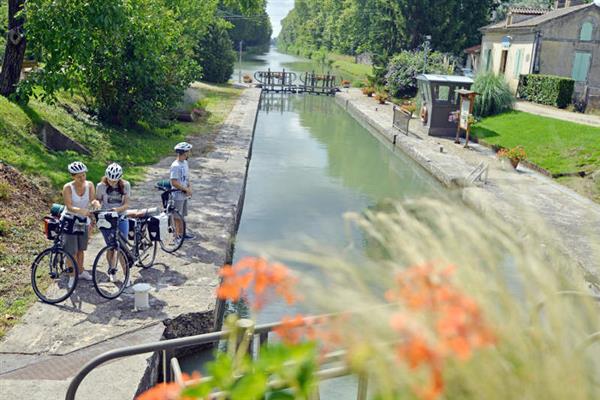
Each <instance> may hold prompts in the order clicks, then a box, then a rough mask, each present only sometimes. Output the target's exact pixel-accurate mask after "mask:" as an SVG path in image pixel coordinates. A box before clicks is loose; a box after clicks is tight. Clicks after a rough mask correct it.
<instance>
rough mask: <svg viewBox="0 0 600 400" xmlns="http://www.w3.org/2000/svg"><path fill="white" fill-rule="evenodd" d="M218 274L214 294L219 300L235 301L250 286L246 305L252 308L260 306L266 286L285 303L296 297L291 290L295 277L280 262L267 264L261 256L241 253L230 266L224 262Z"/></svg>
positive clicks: (292, 301) (266, 289)
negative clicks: (248, 299)
mask: <svg viewBox="0 0 600 400" xmlns="http://www.w3.org/2000/svg"><path fill="white" fill-rule="evenodd" d="M219 275H220V276H221V278H222V281H221V285H220V287H219V288H218V289H217V296H218V297H219V299H221V300H230V301H238V300H239V299H240V298H241V296H242V294H243V293H244V291H245V290H249V289H250V287H252V288H253V289H254V299H253V302H252V303H251V304H250V307H251V308H253V309H255V310H257V309H260V308H261V307H262V306H263V304H264V303H265V297H266V295H267V291H268V289H270V288H272V289H274V291H275V293H276V294H277V295H279V296H280V297H282V298H283V299H284V300H285V301H286V302H287V303H288V304H293V303H294V302H295V301H296V300H297V296H296V295H295V293H294V291H293V288H294V285H295V284H296V279H295V278H294V277H293V276H292V274H291V272H290V270H289V269H288V268H287V267H286V266H284V265H283V264H269V263H268V262H267V261H266V260H265V259H263V258H254V257H244V258H242V259H241V260H240V261H239V262H237V263H236V264H235V265H233V266H230V265H225V266H224V267H223V268H221V271H220V272H219Z"/></svg>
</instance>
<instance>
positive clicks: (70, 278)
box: [67, 276, 75, 289]
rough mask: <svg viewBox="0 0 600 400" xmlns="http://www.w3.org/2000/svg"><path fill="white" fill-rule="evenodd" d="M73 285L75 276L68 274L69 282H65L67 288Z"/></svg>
mask: <svg viewBox="0 0 600 400" xmlns="http://www.w3.org/2000/svg"><path fill="white" fill-rule="evenodd" d="M73 285H75V277H74V276H70V277H69V282H68V283H67V286H68V287H69V289H71V288H73Z"/></svg>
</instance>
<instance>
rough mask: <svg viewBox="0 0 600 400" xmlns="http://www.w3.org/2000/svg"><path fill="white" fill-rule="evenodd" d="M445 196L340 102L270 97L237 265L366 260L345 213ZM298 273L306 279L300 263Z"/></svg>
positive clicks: (271, 315)
mask: <svg viewBox="0 0 600 400" xmlns="http://www.w3.org/2000/svg"><path fill="white" fill-rule="evenodd" d="M446 193H447V191H446V190H445V189H443V188H442V186H441V184H439V183H438V181H437V180H435V179H434V178H433V177H432V176H431V175H429V174H428V173H427V172H426V171H425V170H423V169H422V168H421V167H420V166H419V165H418V164H416V163H415V162H414V161H412V160H411V159H409V158H408V157H407V156H405V155H404V154H403V153H401V152H398V151H394V150H393V148H392V147H391V146H389V145H388V144H386V143H384V142H383V141H379V140H378V139H377V137H376V136H374V135H371V134H370V133H369V132H368V131H367V130H366V129H365V128H363V127H362V126H361V125H360V124H359V123H358V122H357V121H356V120H355V119H354V118H352V117H351V116H350V115H349V114H348V113H347V112H346V111H345V110H344V109H343V108H342V107H341V106H340V105H338V104H337V103H336V101H335V99H334V98H332V97H329V96H314V95H286V94H277V93H271V94H266V93H263V95H262V99H261V107H260V111H259V115H258V120H257V125H256V129H255V135H254V143H253V147H252V159H251V161H250V166H249V171H248V177H247V187H246V194H245V200H244V206H243V211H242V217H241V221H240V226H239V230H238V234H237V236H236V243H235V251H234V260H233V261H234V262H236V261H238V260H239V259H241V258H243V257H244V256H249V255H250V256H255V255H261V254H265V252H268V251H269V249H273V252H272V254H273V256H274V257H275V258H276V257H277V249H285V250H292V251H293V250H303V249H306V245H307V243H318V244H320V245H322V246H326V247H327V248H331V249H334V250H335V251H344V249H345V248H346V247H347V246H348V245H349V243H353V244H354V247H359V248H358V252H359V253H363V254H365V255H366V254H367V253H368V249H367V244H366V243H365V241H364V240H363V239H362V238H361V234H360V233H359V232H357V231H354V230H350V231H348V229H347V227H346V225H347V224H346V223H345V222H344V213H346V212H360V211H362V210H365V209H367V208H370V207H377V206H378V204H380V202H381V201H383V200H384V199H405V198H413V197H421V196H429V197H444V196H446ZM355 250H357V249H356V248H355ZM291 267H292V268H295V269H297V270H303V273H304V274H306V273H307V271H306V269H305V268H304V267H303V266H302V265H300V264H295V265H294V264H293V263H292V264H291ZM315 274H316V272H315ZM226 308H227V310H226V313H231V312H237V313H239V314H241V315H244V314H245V313H247V311H246V310H245V304H244V303H243V302H242V303H238V304H235V305H233V304H229V305H227V307H226ZM298 311H300V310H298V309H291V308H290V307H289V306H288V305H287V304H285V303H283V302H281V303H277V302H276V303H271V304H269V305H268V306H267V307H266V308H265V309H263V310H262V311H261V313H260V314H259V315H258V316H257V319H258V321H257V322H258V323H266V322H273V321H277V320H279V319H280V318H281V317H283V316H284V315H294V314H295V313H296V312H298ZM301 311H302V312H309V313H310V312H313V313H314V312H317V313H318V310H301ZM205 359H206V356H192V357H188V358H187V359H185V360H183V365H184V369H187V370H188V371H190V372H191V371H192V370H194V369H198V368H199V366H200V364H201V363H202V360H205ZM355 390H356V385H355V383H354V379H353V378H351V377H344V378H339V379H337V380H333V381H331V382H327V383H324V384H323V385H322V386H321V394H322V396H323V397H322V398H350V397H347V396H346V395H350V393H351V392H352V391H355Z"/></svg>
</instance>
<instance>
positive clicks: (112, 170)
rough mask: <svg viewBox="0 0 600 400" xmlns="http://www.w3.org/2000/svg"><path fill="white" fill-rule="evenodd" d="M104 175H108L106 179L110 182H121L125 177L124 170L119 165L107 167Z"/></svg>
mask: <svg viewBox="0 0 600 400" xmlns="http://www.w3.org/2000/svg"><path fill="white" fill-rule="evenodd" d="M104 175H106V177H107V178H108V179H110V180H113V181H116V180H119V179H121V177H122V176H123V168H121V166H120V165H119V164H117V163H112V164H110V165H109V166H108V167H106V171H105V173H104Z"/></svg>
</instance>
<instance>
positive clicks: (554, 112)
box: [515, 101, 600, 128]
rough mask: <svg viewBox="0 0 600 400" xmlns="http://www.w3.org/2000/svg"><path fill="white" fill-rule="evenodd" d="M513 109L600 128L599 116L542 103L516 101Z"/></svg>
mask: <svg viewBox="0 0 600 400" xmlns="http://www.w3.org/2000/svg"><path fill="white" fill-rule="evenodd" d="M515 110H518V111H523V112H527V113H530V114H536V115H541V116H542V117H549V118H556V119H562V120H563V121H569V122H575V123H577V124H583V125H590V126H595V127H599V128H600V116H597V115H589V114H581V113H576V112H571V111H566V110H561V109H559V108H556V107H550V106H544V105H542V104H535V103H530V102H528V101H517V102H516V103H515Z"/></svg>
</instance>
